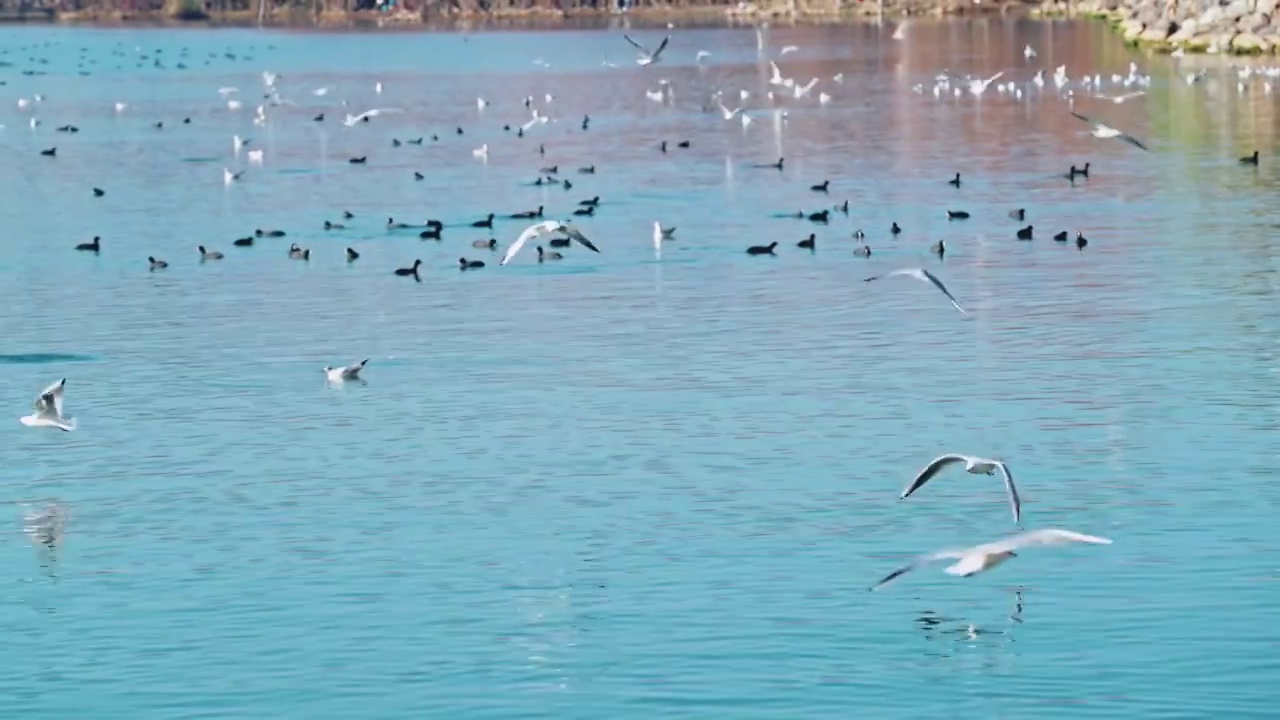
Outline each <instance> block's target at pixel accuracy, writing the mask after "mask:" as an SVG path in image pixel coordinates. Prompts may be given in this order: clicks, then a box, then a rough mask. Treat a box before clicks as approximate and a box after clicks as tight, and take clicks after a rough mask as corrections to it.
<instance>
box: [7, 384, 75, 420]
mask: <svg viewBox="0 0 1280 720" xmlns="http://www.w3.org/2000/svg"><path fill="white" fill-rule="evenodd" d="M66 384H67V379H66V378H62V379H61V380H59V381H58V382H56V383H54V384H52V385H50V386H49V387H47V388H45V389H44V390H42V391H41V392H40V397H37V398H36V401H35V403H33V404H32V407H33V408H34V409H35V412H33V413H31V414H30V415H26V416H23V417H21V418H18V420H19V422H21V423H22V424H23V425H26V426H27V427H56V428H58V429H59V430H61V431H63V432H71V431H72V430H75V429H76V421H75V418H71V417H67V416H65V415H63V414H62V388H63V387H64V386H65V385H66Z"/></svg>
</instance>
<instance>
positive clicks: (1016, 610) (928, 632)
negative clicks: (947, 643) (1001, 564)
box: [915, 590, 1022, 656]
mask: <svg viewBox="0 0 1280 720" xmlns="http://www.w3.org/2000/svg"><path fill="white" fill-rule="evenodd" d="M1013 596H1014V602H1013V612H1012V613H1011V614H1010V615H1009V616H1008V620H1009V625H1008V627H1006V628H1004V629H999V628H991V627H982V626H979V625H977V624H976V623H973V622H971V621H968V620H963V619H959V618H949V617H945V616H943V615H940V614H938V613H936V612H934V611H933V610H923V611H921V613H920V616H919V617H917V618H915V622H916V624H917V626H918V627H919V628H920V631H921V633H922V634H923V635H924V638H925V639H926V640H948V639H949V640H951V641H953V642H965V643H972V642H975V641H978V640H980V639H981V638H982V637H983V636H993V637H1003V638H1005V639H1006V641H1007V642H1013V641H1014V637H1013V628H1014V626H1015V625H1019V624H1021V623H1022V591H1021V590H1015V591H1014V593H1013ZM943 655H944V656H945V655H946V653H945V652H944V653H943Z"/></svg>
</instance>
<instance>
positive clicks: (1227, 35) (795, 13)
mask: <svg viewBox="0 0 1280 720" xmlns="http://www.w3.org/2000/svg"><path fill="white" fill-rule="evenodd" d="M174 1H175V0H170V2H174ZM256 1H257V2H258V3H261V2H264V0H256ZM265 1H266V2H270V0H265ZM176 2H177V3H179V4H181V5H187V4H190V5H194V6H195V7H196V8H199V7H200V5H202V4H204V3H202V2H200V0H176ZM166 5H169V3H166ZM1278 6H1280V0H1047V1H1045V2H1041V3H1040V4H1038V5H1037V4H1034V0H1031V2H1027V1H1023V0H997V1H996V2H972V1H965V0H933V1H932V2H921V0H884V1H883V4H881V3H879V2H872V1H866V2H852V1H851V0H850V1H847V2H846V1H843V0H836V1H834V2H831V3H830V4H824V3H819V2H805V3H803V4H801V3H797V2H794V1H793V0H790V1H789V0H761V1H760V2H739V3H737V4H736V5H724V4H701V5H700V4H697V3H686V2H671V4H653V5H646V6H644V7H641V8H632V9H631V10H630V11H629V12H628V13H627V16H628V17H629V18H631V19H632V20H634V21H638V22H640V23H646V22H652V23H662V22H667V21H679V22H681V23H683V24H686V25H687V24H690V23H692V24H695V25H697V24H723V23H729V24H733V23H744V24H748V23H758V22H765V21H767V22H775V23H814V24H821V23H841V22H857V21H859V20H867V19H874V18H877V17H880V16H881V13H882V12H883V17H884V18H886V19H889V20H899V19H901V18H903V17H963V16H990V15H1006V14H1027V13H1029V14H1031V15H1032V16H1034V17H1042V18H1054V17H1091V18H1097V19H1101V20H1103V21H1105V22H1108V23H1109V24H1111V25H1113V26H1114V27H1115V28H1116V30H1117V31H1118V32H1119V33H1120V34H1121V35H1122V36H1123V37H1124V39H1125V41H1127V42H1130V43H1133V44H1135V45H1140V46H1143V47H1146V48H1150V49H1152V50H1154V51H1156V52H1174V51H1177V50H1182V51H1184V52H1188V53H1196V52H1199V53H1229V54H1238V55H1262V54H1276V53H1280V15H1277V12H1278V10H1280V7H1278ZM116 7H118V5H117V6H116ZM254 7H256V5H255V6H254ZM605 7H608V5H607V4H606V5H605ZM428 8H430V9H428ZM481 8H484V9H483V10H482V9H481ZM616 17H617V13H616V12H611V11H610V10H607V9H604V7H602V6H601V5H600V4H598V3H597V2H594V1H592V2H590V4H588V2H587V0H568V1H567V2H556V3H555V4H554V5H541V6H534V7H525V8H520V9H516V8H509V7H508V8H501V9H499V8H496V7H493V6H490V5H489V4H488V3H485V4H484V5H473V4H472V2H470V1H469V0H455V1H454V2H452V3H448V4H444V3H434V4H430V5H424V6H423V9H422V10H421V11H418V12H406V11H399V12H393V13H381V12H373V11H360V12H351V11H342V10H339V9H337V8H335V7H333V6H332V5H330V3H329V2H326V1H324V0H321V2H318V3H317V5H316V6H315V7H314V10H303V9H299V8H297V7H296V6H295V7H294V8H292V9H290V10H283V11H282V10H276V11H274V12H271V11H268V12H259V11H257V10H248V11H245V10H241V11H239V12H225V13H212V14H206V13H205V12H204V11H202V10H198V11H196V12H190V13H174V12H166V11H160V10H158V9H157V10H155V11H151V12H136V11H135V12H128V13H125V12H121V11H119V10H117V9H106V8H95V7H94V6H93V5H91V4H89V5H87V6H85V7H84V9H82V10H79V11H76V12H59V13H56V14H54V13H50V14H49V15H47V16H42V17H30V18H24V19H31V20H40V19H44V20H52V21H54V22H64V23H88V24H97V25H117V26H118V25H170V26H171V25H187V26H190V25H197V26H198V25H206V26H215V27H216V26H256V25H263V26H268V27H287V28H296V29H305V28H317V29H326V30H333V29H351V30H395V29H403V30H421V29H459V28H463V29H478V28H486V27H488V28H530V29H539V28H552V27H591V26H598V25H599V24H601V23H602V22H608V21H609V20H610V18H616Z"/></svg>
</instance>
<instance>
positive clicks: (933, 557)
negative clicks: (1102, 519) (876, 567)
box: [870, 528, 1111, 590]
mask: <svg viewBox="0 0 1280 720" xmlns="http://www.w3.org/2000/svg"><path fill="white" fill-rule="evenodd" d="M1077 542H1079V543H1090V544H1093V545H1110V544H1111V541H1110V540H1108V539H1107V538H1104V537H1096V536H1094V535H1083V534H1081V533H1078V532H1072V531H1071V530H1058V529H1056V528H1048V529H1045V530H1032V531H1031V532H1026V533H1022V534H1020V535H1014V536H1012V537H1008V538H1005V539H1003V540H997V541H995V542H990V543H987V544H985V545H977V546H975V547H970V548H958V549H955V550H942V551H940V552H936V553H933V554H930V555H924V556H922V557H919V558H916V559H915V560H914V561H913V562H912V563H910V564H909V565H905V566H903V567H900V568H898V569H897V570H894V571H893V572H891V573H889V574H888V575H887V576H885V578H884V579H883V580H881V581H880V582H878V583H876V584H875V585H874V586H873V587H871V588H870V589H871V590H878V589H879V588H880V587H882V586H884V584H885V583H887V582H889V581H890V580H893V579H894V578H897V577H899V576H901V575H904V574H906V573H908V572H910V571H912V570H915V569H916V568H919V567H924V566H925V565H929V564H932V563H935V562H938V561H940V560H956V561H957V562H956V563H954V564H952V565H951V566H949V567H947V568H945V569H944V570H943V572H945V573H947V574H948V575H958V576H960V577H969V576H971V575H977V574H978V573H980V572H984V571H986V570H990V569H991V568H993V567H995V566H997V565H999V564H1001V563H1003V562H1004V561H1005V560H1008V559H1009V558H1011V557H1017V556H1018V554H1017V552H1015V551H1017V550H1021V549H1023V548H1028V547H1036V546H1040V545H1066V544H1067V543H1077Z"/></svg>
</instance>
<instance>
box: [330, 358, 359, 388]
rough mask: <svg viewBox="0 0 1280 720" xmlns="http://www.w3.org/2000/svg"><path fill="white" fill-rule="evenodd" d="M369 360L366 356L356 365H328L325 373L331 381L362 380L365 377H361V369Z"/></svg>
mask: <svg viewBox="0 0 1280 720" xmlns="http://www.w3.org/2000/svg"><path fill="white" fill-rule="evenodd" d="M368 362H369V358H365V359H363V360H361V361H360V362H358V363H356V364H354V365H344V366H342V367H329V366H328V365H326V366H325V368H324V375H325V377H326V378H328V379H329V382H334V383H340V382H345V381H347V380H362V379H363V378H361V377H360V371H361V370H363V369H364V366H365V364H366V363H368Z"/></svg>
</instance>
